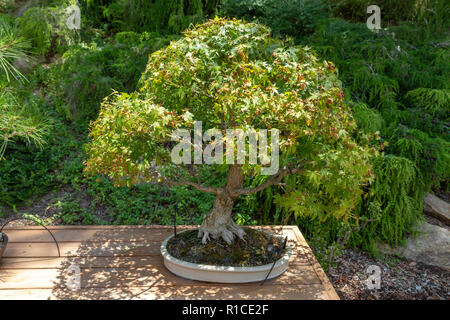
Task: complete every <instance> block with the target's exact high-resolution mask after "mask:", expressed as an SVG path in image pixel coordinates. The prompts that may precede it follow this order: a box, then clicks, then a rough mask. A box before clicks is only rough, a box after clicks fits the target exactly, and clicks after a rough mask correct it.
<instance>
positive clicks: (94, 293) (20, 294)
mask: <svg viewBox="0 0 450 320" xmlns="http://www.w3.org/2000/svg"><path fill="white" fill-rule="evenodd" d="M8 299H9V300H16V299H33V300H58V299H66V300H67V299H76V300H78V299H90V300H92V299H95V300H97V299H98V300H103V299H108V300H115V299H121V300H155V299H156V300H187V299H189V300H209V299H210V300H229V299H233V300H324V299H328V295H327V293H326V292H325V291H324V290H323V286H322V285H321V284H319V285H317V284H314V285H305V286H302V285H297V286H283V285H264V286H246V287H243V286H238V287H236V286H209V287H198V286H192V285H191V286H183V287H170V286H169V287H159V286H153V287H152V286H149V287H139V288H138V287H130V288H123V289H117V288H89V289H85V290H80V291H70V290H68V289H59V290H58V289H15V290H14V289H12V290H0V300H8Z"/></svg>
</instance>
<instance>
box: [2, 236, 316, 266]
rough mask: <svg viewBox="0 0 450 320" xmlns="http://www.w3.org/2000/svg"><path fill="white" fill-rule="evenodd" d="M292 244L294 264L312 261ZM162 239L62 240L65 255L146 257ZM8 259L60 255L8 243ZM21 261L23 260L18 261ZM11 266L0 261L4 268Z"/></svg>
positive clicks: (49, 248) (52, 249) (43, 246)
mask: <svg viewBox="0 0 450 320" xmlns="http://www.w3.org/2000/svg"><path fill="white" fill-rule="evenodd" d="M291 245H292V255H291V258H290V262H291V263H296V264H308V263H309V260H308V259H309V258H308V255H307V252H305V248H304V247H302V246H300V245H296V246H294V244H291ZM160 246H161V241H154V242H133V243H125V242H110V243H106V242H100V243H97V242H61V243H59V249H60V253H61V257H132V256H135V257H143V256H158V257H159V256H160V255H161V253H160ZM8 258H10V259H12V258H15V259H23V258H39V259H41V258H58V250H57V248H56V245H55V244H54V243H52V242H44V243H8V246H7V247H6V250H5V252H4V253H3V258H2V260H5V261H6V262H8V261H9V263H11V260H8ZM17 261H20V260H17ZM3 268H7V266H5V265H3V262H2V261H1V260H0V269H3Z"/></svg>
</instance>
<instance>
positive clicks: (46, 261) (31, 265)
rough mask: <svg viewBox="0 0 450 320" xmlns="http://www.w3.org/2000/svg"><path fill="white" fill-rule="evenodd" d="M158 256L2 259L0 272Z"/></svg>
mask: <svg viewBox="0 0 450 320" xmlns="http://www.w3.org/2000/svg"><path fill="white" fill-rule="evenodd" d="M155 259H158V260H159V255H156V256H155V255H152V256H130V257H128V256H125V257H121V256H118V257H117V256H109V257H108V256H104V257H101V256H100V257H92V256H81V257H63V258H53V257H41V258H2V259H1V260H0V270H2V269H54V268H59V267H61V265H63V264H67V263H76V264H77V265H78V266H80V268H102V267H104V268H139V267H145V266H147V265H150V264H153V263H154V261H155ZM289 265H290V266H294V265H296V266H302V265H307V266H309V265H311V264H310V262H309V261H308V260H301V259H290V261H289Z"/></svg>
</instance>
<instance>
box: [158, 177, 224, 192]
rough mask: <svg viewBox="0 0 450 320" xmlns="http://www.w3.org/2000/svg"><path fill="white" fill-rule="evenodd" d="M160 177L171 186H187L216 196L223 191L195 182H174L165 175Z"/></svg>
mask: <svg viewBox="0 0 450 320" xmlns="http://www.w3.org/2000/svg"><path fill="white" fill-rule="evenodd" d="M160 177H161V178H162V179H163V180H164V182H166V183H167V184H168V185H170V186H177V187H180V186H186V185H187V186H191V187H194V188H195V189H197V190H198V191H202V192H208V193H213V194H215V195H217V194H219V193H220V192H221V191H222V190H221V189H220V188H214V187H206V186H202V185H201V184H199V183H195V182H192V181H189V180H179V181H173V180H169V179H167V178H166V177H164V176H163V175H160Z"/></svg>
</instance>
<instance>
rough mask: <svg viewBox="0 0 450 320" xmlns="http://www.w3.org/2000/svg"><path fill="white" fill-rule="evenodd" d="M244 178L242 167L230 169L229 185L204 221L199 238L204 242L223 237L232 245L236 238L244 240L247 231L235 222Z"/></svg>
mask: <svg viewBox="0 0 450 320" xmlns="http://www.w3.org/2000/svg"><path fill="white" fill-rule="evenodd" d="M243 178H244V177H243V176H242V173H241V166H239V165H234V166H231V167H230V171H229V173H228V178H227V184H226V185H225V187H224V188H223V189H222V190H221V192H220V193H219V194H218V195H217V196H216V200H215V201H214V206H213V208H212V209H211V211H210V212H208V213H207V214H206V216H205V218H204V219H203V223H202V225H201V226H200V230H199V233H198V236H199V237H201V238H202V242H203V243H206V242H207V241H208V240H209V239H210V238H209V237H210V236H211V237H213V238H214V239H218V238H220V237H222V238H223V239H224V240H225V242H227V243H228V244H231V243H232V242H233V240H234V237H235V236H238V237H239V238H241V239H242V238H243V237H244V235H245V231H244V230H243V229H242V228H241V227H239V226H238V225H237V224H236V223H234V221H233V215H232V210H233V205H234V202H235V201H236V199H237V198H238V194H237V192H236V190H238V189H241V188H242V182H243Z"/></svg>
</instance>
